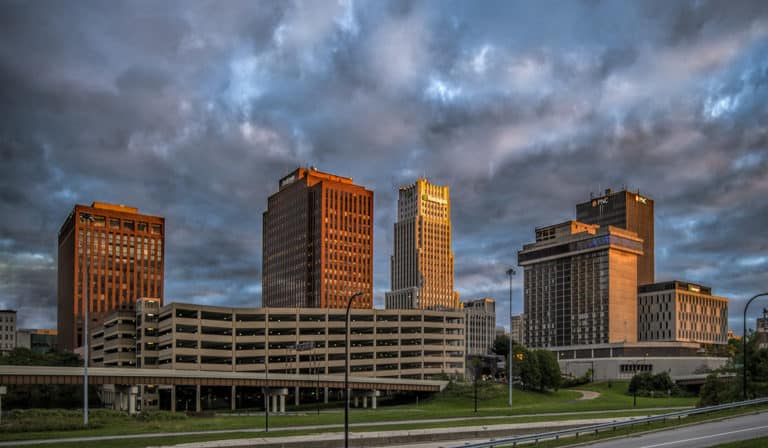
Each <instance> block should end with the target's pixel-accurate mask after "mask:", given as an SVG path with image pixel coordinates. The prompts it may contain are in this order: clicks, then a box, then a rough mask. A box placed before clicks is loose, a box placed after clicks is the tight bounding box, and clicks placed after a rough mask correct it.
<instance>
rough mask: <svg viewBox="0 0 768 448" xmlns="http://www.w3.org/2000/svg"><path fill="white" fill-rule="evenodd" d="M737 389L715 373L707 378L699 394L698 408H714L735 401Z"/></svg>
mask: <svg viewBox="0 0 768 448" xmlns="http://www.w3.org/2000/svg"><path fill="white" fill-rule="evenodd" d="M737 395H738V394H737V389H736V387H734V385H733V383H728V382H727V381H725V380H724V379H723V378H721V377H720V376H718V375H717V374H716V373H712V374H710V375H708V376H707V379H706V380H705V381H704V385H703V386H701V393H700V394H699V403H698V404H699V406H714V405H718V404H722V403H728V402H731V401H736V400H737V399H738V397H737Z"/></svg>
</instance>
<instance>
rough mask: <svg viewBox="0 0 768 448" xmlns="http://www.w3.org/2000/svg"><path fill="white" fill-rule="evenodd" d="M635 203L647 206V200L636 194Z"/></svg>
mask: <svg viewBox="0 0 768 448" xmlns="http://www.w3.org/2000/svg"><path fill="white" fill-rule="evenodd" d="M635 202H639V203H641V204H647V203H648V199H647V198H644V197H642V196H640V195H639V194H638V195H637V196H635Z"/></svg>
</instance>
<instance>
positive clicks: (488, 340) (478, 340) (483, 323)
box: [464, 298, 496, 356]
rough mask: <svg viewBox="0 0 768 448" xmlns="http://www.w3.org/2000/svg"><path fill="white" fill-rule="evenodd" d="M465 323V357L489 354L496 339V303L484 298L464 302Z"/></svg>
mask: <svg viewBox="0 0 768 448" xmlns="http://www.w3.org/2000/svg"><path fill="white" fill-rule="evenodd" d="M464 315H465V319H466V323H467V330H466V334H467V356H476V355H479V356H484V355H487V354H489V353H490V352H491V349H492V348H493V341H494V340H495V339H496V302H495V301H494V300H493V299H489V298H485V299H479V300H471V301H469V302H464Z"/></svg>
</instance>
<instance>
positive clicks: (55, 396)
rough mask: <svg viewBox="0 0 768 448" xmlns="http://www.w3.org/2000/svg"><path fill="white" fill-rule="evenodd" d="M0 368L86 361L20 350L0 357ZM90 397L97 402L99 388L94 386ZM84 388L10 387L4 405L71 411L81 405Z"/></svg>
mask: <svg viewBox="0 0 768 448" xmlns="http://www.w3.org/2000/svg"><path fill="white" fill-rule="evenodd" d="M0 365H15V366H63V367H79V366H82V365H83V361H82V360H81V359H80V358H79V357H78V356H77V355H75V354H74V353H69V352H57V351H50V352H48V353H35V352H33V351H32V350H30V349H28V348H17V349H15V350H14V351H12V352H11V353H9V354H8V355H7V356H0ZM88 390H89V392H90V393H89V397H90V398H91V400H89V401H92V403H94V404H95V403H97V402H98V397H97V394H96V387H95V386H91V387H90V388H89V389H88ZM82 397H83V387H82V386H72V385H57V384H52V385H36V386H9V387H8V395H7V396H5V397H3V405H4V406H7V407H8V409H11V408H47V407H58V408H70V407H77V406H78V404H79V403H81V402H82Z"/></svg>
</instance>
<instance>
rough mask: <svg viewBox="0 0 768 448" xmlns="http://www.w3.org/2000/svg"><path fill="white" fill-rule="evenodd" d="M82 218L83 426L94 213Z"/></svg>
mask: <svg viewBox="0 0 768 448" xmlns="http://www.w3.org/2000/svg"><path fill="white" fill-rule="evenodd" d="M80 217H81V218H82V219H84V220H85V221H87V222H88V226H87V227H86V229H85V247H84V248H83V254H84V257H83V258H84V259H85V266H84V267H85V294H84V295H83V308H84V311H83V426H85V427H86V428H87V427H88V306H89V305H90V301H91V270H90V268H89V264H90V263H89V262H90V255H91V250H90V249H91V247H90V244H89V240H90V238H88V237H89V235H90V234H91V224H92V223H93V221H94V218H93V215H91V214H89V213H83V214H81V215H80Z"/></svg>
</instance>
